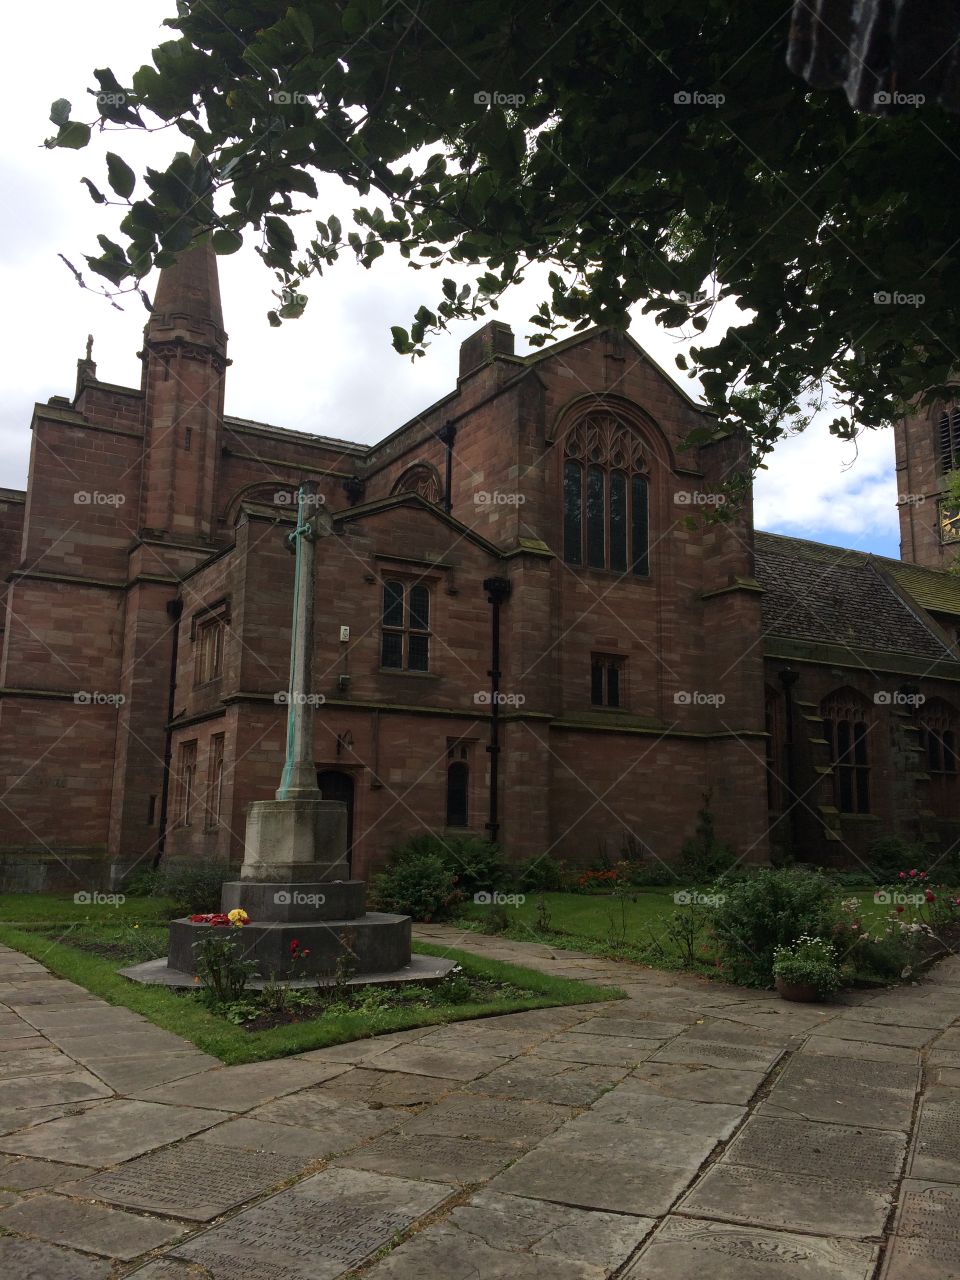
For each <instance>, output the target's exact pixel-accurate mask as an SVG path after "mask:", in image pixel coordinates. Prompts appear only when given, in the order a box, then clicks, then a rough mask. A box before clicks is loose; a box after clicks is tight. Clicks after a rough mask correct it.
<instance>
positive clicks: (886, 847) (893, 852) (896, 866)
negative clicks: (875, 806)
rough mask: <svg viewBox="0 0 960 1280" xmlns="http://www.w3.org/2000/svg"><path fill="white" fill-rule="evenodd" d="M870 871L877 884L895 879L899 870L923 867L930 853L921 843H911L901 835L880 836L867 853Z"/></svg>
mask: <svg viewBox="0 0 960 1280" xmlns="http://www.w3.org/2000/svg"><path fill="white" fill-rule="evenodd" d="M867 858H868V860H869V863H870V871H871V872H872V873H873V876H874V878H875V879H876V880H877V882H878V883H879V884H888V883H889V882H890V881H891V880H896V878H897V876H898V875H899V873H900V872H901V871H909V870H910V868H911V867H925V866H926V865H927V862H928V861H929V859H930V853H929V851H928V850H926V849H925V848H924V847H923V845H919V844H913V843H911V841H909V840H904V839H903V837H902V836H880V838H879V839H878V840H874V842H873V844H872V845H871V846H870V849H869V851H868V853H867Z"/></svg>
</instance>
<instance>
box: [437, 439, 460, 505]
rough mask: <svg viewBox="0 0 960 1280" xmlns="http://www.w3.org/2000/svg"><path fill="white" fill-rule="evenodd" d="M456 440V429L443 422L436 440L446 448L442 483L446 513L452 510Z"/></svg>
mask: <svg viewBox="0 0 960 1280" xmlns="http://www.w3.org/2000/svg"><path fill="white" fill-rule="evenodd" d="M456 438H457V428H456V427H455V426H454V425H453V423H452V422H445V423H444V425H443V426H442V427H441V428H440V430H439V431H438V432H437V439H438V440H439V441H440V443H441V444H443V445H446V447H447V460H446V476H445V477H444V482H443V509H444V511H445V512H446V513H447V515H449V514H450V512H451V511H452V510H453V442H454V440H456Z"/></svg>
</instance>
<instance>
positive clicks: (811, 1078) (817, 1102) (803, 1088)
mask: <svg viewBox="0 0 960 1280" xmlns="http://www.w3.org/2000/svg"><path fill="white" fill-rule="evenodd" d="M918 1083H919V1072H918V1069H917V1067H915V1066H906V1065H901V1064H898V1063H892V1062H861V1061H858V1060H854V1059H851V1058H831V1057H827V1056H824V1057H818V1056H814V1055H812V1054H797V1055H796V1056H795V1057H794V1058H793V1061H792V1062H790V1064H789V1065H788V1066H787V1068H786V1069H785V1071H784V1072H783V1074H782V1075H781V1077H780V1079H779V1080H778V1081H777V1083H776V1084H775V1085H774V1087H773V1089H772V1090H771V1092H770V1095H769V1097H768V1098H767V1099H766V1100H765V1101H764V1102H763V1103H762V1104H761V1106H760V1109H759V1114H760V1115H766V1116H771V1117H772V1116H790V1115H792V1116H795V1117H797V1118H799V1119H805V1120H824V1121H827V1122H830V1123H834V1124H856V1125H864V1126H865V1127H867V1128H870V1129H903V1130H908V1129H909V1128H910V1122H911V1118H912V1116H913V1105H914V1099H915V1096H916V1091H917V1086H918Z"/></svg>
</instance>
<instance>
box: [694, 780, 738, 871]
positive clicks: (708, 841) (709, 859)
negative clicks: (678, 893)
mask: <svg viewBox="0 0 960 1280" xmlns="http://www.w3.org/2000/svg"><path fill="white" fill-rule="evenodd" d="M736 860H737V855H736V854H735V853H734V851H733V849H732V848H731V847H730V845H728V844H725V843H724V842H723V841H722V840H721V839H719V837H718V836H717V833H716V829H715V827H714V821H713V812H712V811H711V809H710V793H709V791H708V792H707V793H706V794H705V795H704V797H703V804H702V805H701V807H700V809H699V810H698V812H697V826H696V830H695V832H694V834H693V835H692V836H691V837H690V839H689V840H685V841H684V842H683V845H682V847H681V849H680V870H681V872H682V873H683V876H684V878H685V879H687V880H689V881H691V882H692V883H693V884H708V883H709V882H710V881H711V880H715V879H716V878H717V876H722V875H723V874H724V872H726V871H729V870H730V868H731V867H732V866H733V864H734V863H735V862H736Z"/></svg>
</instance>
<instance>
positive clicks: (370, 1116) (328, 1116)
mask: <svg viewBox="0 0 960 1280" xmlns="http://www.w3.org/2000/svg"><path fill="white" fill-rule="evenodd" d="M407 1118H408V1113H407V1112H405V1111H399V1110H397V1109H396V1108H395V1107H385V1106H370V1105H369V1104H368V1103H366V1102H363V1101H359V1102H358V1101H352V1100H350V1101H348V1100H345V1099H343V1098H336V1097H333V1096H332V1095H330V1094H326V1093H324V1092H322V1090H320V1089H303V1090H301V1091H300V1092H299V1093H291V1094H288V1095H287V1096H286V1097H283V1098H276V1099H274V1101H273V1102H268V1103H266V1105H265V1106H262V1107H257V1108H256V1110H255V1111H251V1112H248V1114H247V1116H246V1119H247V1120H248V1121H259V1122H261V1123H269V1124H273V1125H283V1126H286V1127H289V1128H294V1129H306V1130H308V1131H309V1133H310V1134H311V1136H312V1141H313V1142H314V1143H316V1144H317V1145H318V1147H319V1148H322V1150H323V1153H324V1154H325V1155H336V1154H338V1153H339V1152H341V1151H347V1150H349V1148H350V1147H354V1146H356V1145H357V1143H359V1142H363V1141H364V1140H365V1139H367V1138H378V1137H379V1136H380V1135H381V1134H382V1133H386V1132H387V1130H389V1129H395V1128H397V1127H398V1126H399V1125H400V1124H401V1123H402V1122H404V1121H405V1120H406V1119H407ZM234 1123H235V1124H239V1123H240V1122H239V1121H236V1122H234ZM230 1127H231V1126H227V1125H220V1126H219V1127H218V1128H217V1129H214V1130H213V1131H212V1135H213V1136H215V1135H217V1134H219V1133H221V1132H222V1131H223V1130H224V1129H226V1128H230Z"/></svg>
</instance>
